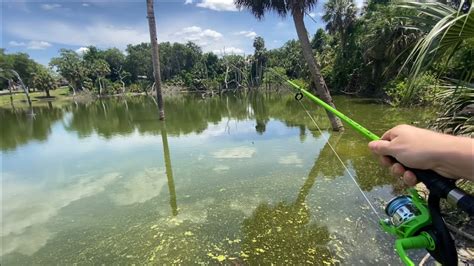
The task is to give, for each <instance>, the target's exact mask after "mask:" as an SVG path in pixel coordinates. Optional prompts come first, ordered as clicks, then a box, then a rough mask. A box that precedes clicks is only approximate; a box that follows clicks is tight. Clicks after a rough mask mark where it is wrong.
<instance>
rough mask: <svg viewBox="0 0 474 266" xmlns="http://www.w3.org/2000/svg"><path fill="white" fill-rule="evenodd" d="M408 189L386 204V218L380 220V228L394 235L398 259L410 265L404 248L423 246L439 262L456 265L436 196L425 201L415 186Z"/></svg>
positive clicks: (454, 252) (452, 246) (455, 255)
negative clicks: (406, 193) (407, 193)
mask: <svg viewBox="0 0 474 266" xmlns="http://www.w3.org/2000/svg"><path fill="white" fill-rule="evenodd" d="M408 192H409V195H404V196H398V197H396V198H394V199H392V200H391V201H390V202H389V203H388V204H387V206H386V207H385V213H386V214H387V215H388V217H389V218H387V219H385V220H381V221H380V225H381V227H382V229H383V230H384V231H386V232H387V233H389V234H392V235H394V236H395V237H396V238H397V240H396V241H395V250H396V251H397V253H398V256H399V257H400V259H401V260H402V261H403V263H405V265H410V266H411V265H413V266H414V265H415V264H414V263H413V261H412V260H411V259H410V258H409V257H408V255H407V253H406V251H407V250H409V249H421V248H424V249H426V250H427V251H428V252H429V253H430V254H431V256H432V257H433V258H435V259H436V260H437V261H438V262H440V263H441V264H443V265H457V261H458V259H457V253H456V247H455V246H454V241H453V239H452V238H451V235H450V234H449V232H448V229H447V228H446V224H445V223H444V221H443V219H442V218H441V214H440V210H439V197H436V196H433V195H430V196H429V198H428V203H427V202H426V201H425V200H424V199H423V198H422V197H421V196H420V195H419V194H418V192H417V191H416V190H415V189H409V190H408Z"/></svg>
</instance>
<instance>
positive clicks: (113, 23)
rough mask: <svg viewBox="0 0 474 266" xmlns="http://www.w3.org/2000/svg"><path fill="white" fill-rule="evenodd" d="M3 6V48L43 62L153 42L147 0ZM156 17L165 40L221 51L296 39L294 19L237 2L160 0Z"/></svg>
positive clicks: (311, 28) (317, 15)
mask: <svg viewBox="0 0 474 266" xmlns="http://www.w3.org/2000/svg"><path fill="white" fill-rule="evenodd" d="M358 1H362V0H358ZM360 3H362V2H360ZM1 5H2V7H1V12H2V14H1V19H2V26H1V43H2V48H5V49H6V50H7V52H8V53H13V52H27V53H28V54H30V56H31V57H32V58H33V59H35V60H37V61H38V62H40V63H42V64H47V63H48V62H49V60H50V58H51V57H54V56H56V55H57V54H58V50H59V49H60V48H69V49H74V50H78V51H80V50H81V48H82V47H85V46H88V45H95V46H97V47H99V48H109V47H117V48H119V49H121V50H124V49H125V47H126V45H127V44H137V43H141V42H149V35H148V24H147V20H146V4H145V0H127V1H117V0H116V1H111V0H110V1H105V0H97V1H80V0H69V1H38V0H37V1H35V0H28V1H13V0H1ZM323 5H324V0H323V1H321V2H319V3H318V4H317V5H316V8H315V10H313V11H312V12H311V13H310V14H309V15H311V16H313V17H314V19H315V20H316V22H317V23H315V22H314V21H313V20H312V19H311V18H310V17H309V16H307V18H306V26H307V29H308V32H309V33H310V34H313V33H314V32H315V31H316V29H317V28H319V27H323V23H322V21H321V13H322V10H323ZM155 15H156V19H157V32H158V41H159V42H163V41H171V42H182V43H185V42H187V41H194V42H195V43H197V44H199V45H200V46H201V47H202V49H203V50H204V51H213V52H215V53H223V51H224V49H225V52H226V53H228V54H229V53H238V54H249V53H252V51H253V47H252V41H253V38H254V37H255V36H262V37H263V38H264V39H265V42H266V46H267V48H270V49H271V48H276V47H280V46H281V45H282V44H283V43H284V42H285V41H287V40H289V39H294V38H296V32H295V29H294V26H293V21H292V19H291V17H287V18H284V19H283V18H280V17H278V16H277V15H276V14H272V13H269V14H268V15H266V16H265V18H264V19H263V20H262V21H258V20H257V19H255V18H254V17H253V16H252V15H251V14H250V12H249V11H247V10H241V11H239V10H237V8H236V7H235V6H234V4H233V1H232V0H157V1H155ZM82 49H83V48H82Z"/></svg>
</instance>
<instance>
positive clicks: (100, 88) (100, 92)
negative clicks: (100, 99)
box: [98, 77, 102, 96]
mask: <svg viewBox="0 0 474 266" xmlns="http://www.w3.org/2000/svg"><path fill="white" fill-rule="evenodd" d="M98 81H99V96H102V83H100V77H99V78H98Z"/></svg>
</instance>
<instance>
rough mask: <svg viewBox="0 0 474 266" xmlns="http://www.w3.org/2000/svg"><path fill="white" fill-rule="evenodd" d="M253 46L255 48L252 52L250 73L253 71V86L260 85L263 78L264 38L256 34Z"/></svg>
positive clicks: (264, 59)
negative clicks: (252, 59)
mask: <svg viewBox="0 0 474 266" xmlns="http://www.w3.org/2000/svg"><path fill="white" fill-rule="evenodd" d="M253 47H254V48H255V52H254V55H253V57H254V62H253V64H252V74H253V73H255V76H254V80H253V84H254V85H255V86H257V87H258V86H260V85H261V84H262V79H263V67H264V64H265V61H266V57H265V52H266V49H265V40H264V39H263V38H262V37H260V36H258V37H257V38H255V39H254V40H253Z"/></svg>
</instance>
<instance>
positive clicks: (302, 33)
mask: <svg viewBox="0 0 474 266" xmlns="http://www.w3.org/2000/svg"><path fill="white" fill-rule="evenodd" d="M303 16H304V15H303V11H299V10H295V11H294V12H293V21H294V22H295V27H296V32H297V34H298V38H299V40H300V43H301V49H302V50H303V56H304V58H305V60H306V63H307V64H308V67H309V71H310V72H311V77H312V79H313V82H314V84H315V85H316V94H317V95H318V96H319V97H321V99H322V100H323V101H325V102H326V103H327V104H329V105H331V106H332V107H335V106H334V103H333V102H332V98H331V94H330V93H329V90H328V87H327V86H326V82H325V81H324V78H323V76H322V75H321V71H320V67H319V65H318V64H317V63H316V60H315V59H314V57H313V53H312V50H311V45H310V43H309V39H308V32H307V31H306V27H305V25H304V21H303ZM326 113H327V115H328V118H329V121H331V125H332V129H333V130H334V131H340V130H344V126H343V125H342V122H341V120H340V119H339V118H338V117H336V116H335V115H333V114H332V113H330V112H328V111H326Z"/></svg>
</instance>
